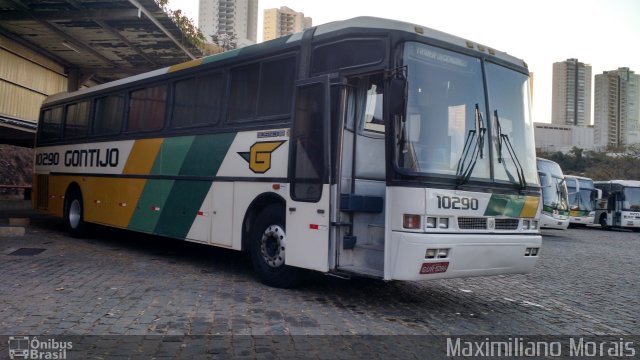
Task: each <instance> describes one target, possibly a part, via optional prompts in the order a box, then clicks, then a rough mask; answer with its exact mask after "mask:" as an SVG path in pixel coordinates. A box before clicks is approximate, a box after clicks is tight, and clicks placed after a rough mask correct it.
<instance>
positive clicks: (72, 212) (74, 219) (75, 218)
mask: <svg viewBox="0 0 640 360" xmlns="http://www.w3.org/2000/svg"><path fill="white" fill-rule="evenodd" d="M64 219H65V222H66V225H67V230H68V231H69V235H71V236H73V237H78V238H79V237H85V236H87V234H88V224H87V223H85V221H84V204H83V202H82V194H81V193H80V191H79V190H70V191H69V192H68V193H67V196H65V206H64Z"/></svg>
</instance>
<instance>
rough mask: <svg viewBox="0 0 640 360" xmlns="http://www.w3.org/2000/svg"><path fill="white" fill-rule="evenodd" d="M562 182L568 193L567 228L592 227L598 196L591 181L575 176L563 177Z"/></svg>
mask: <svg viewBox="0 0 640 360" xmlns="http://www.w3.org/2000/svg"><path fill="white" fill-rule="evenodd" d="M564 180H565V182H566V183H567V191H568V193H569V226H586V225H592V224H593V218H594V215H595V207H596V198H597V194H598V192H597V190H596V189H595V187H594V186H593V180H591V179H589V178H587V177H583V176H575V175H565V176H564Z"/></svg>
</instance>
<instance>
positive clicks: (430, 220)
mask: <svg viewBox="0 0 640 360" xmlns="http://www.w3.org/2000/svg"><path fill="white" fill-rule="evenodd" d="M437 224H438V218H436V217H433V216H427V229H435V228H436V225H437Z"/></svg>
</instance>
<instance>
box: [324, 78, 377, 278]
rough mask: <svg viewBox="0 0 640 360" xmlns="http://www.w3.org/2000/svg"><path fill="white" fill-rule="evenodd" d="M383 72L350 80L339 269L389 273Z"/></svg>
mask: <svg viewBox="0 0 640 360" xmlns="http://www.w3.org/2000/svg"><path fill="white" fill-rule="evenodd" d="M383 87H384V77H383V74H382V73H377V74H372V75H366V76H356V77H351V78H349V79H348V86H347V87H346V90H345V91H343V92H342V94H343V95H342V96H343V99H342V102H343V105H342V108H343V112H344V113H345V114H343V115H344V116H345V118H344V121H343V123H344V124H343V128H342V134H341V135H342V136H341V137H340V138H341V139H342V144H341V151H340V152H339V153H340V157H341V158H340V159H339V160H340V161H339V164H340V169H339V175H338V179H337V180H336V181H339V186H338V189H339V201H338V204H339V209H336V210H337V211H338V221H337V222H338V224H339V226H338V229H337V230H338V231H337V235H336V238H337V239H336V240H337V241H336V247H337V255H338V256H337V260H336V262H337V268H338V269H340V270H343V271H350V272H354V273H358V274H364V275H370V276H375V277H382V276H383V275H384V248H385V246H384V234H385V231H384V224H385V214H384V201H385V187H386V182H385V164H386V162H385V130H386V129H385V123H384V121H383V116H382V100H383Z"/></svg>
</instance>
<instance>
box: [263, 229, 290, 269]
mask: <svg viewBox="0 0 640 360" xmlns="http://www.w3.org/2000/svg"><path fill="white" fill-rule="evenodd" d="M285 240H286V236H285V232H284V229H283V228H282V227H280V226H279V225H271V226H269V227H267V228H266V229H265V231H264V232H263V233H262V239H261V241H260V252H261V253H262V258H263V259H264V261H265V262H266V263H267V265H269V266H270V267H272V268H277V267H280V266H282V265H284V252H285Z"/></svg>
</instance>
